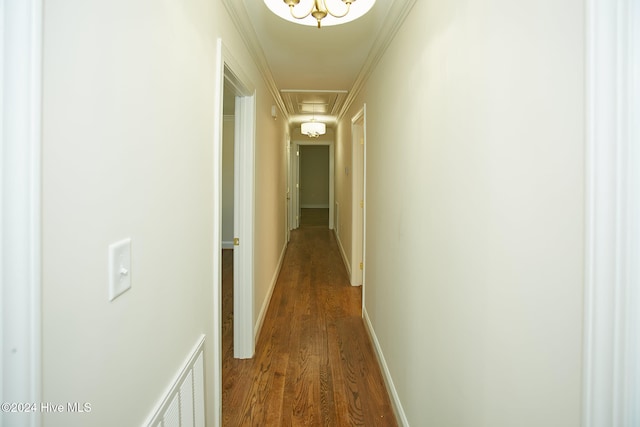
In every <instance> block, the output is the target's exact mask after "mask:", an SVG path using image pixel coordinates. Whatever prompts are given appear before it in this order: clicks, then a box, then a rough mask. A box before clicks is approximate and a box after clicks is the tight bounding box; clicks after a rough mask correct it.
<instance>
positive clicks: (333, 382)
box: [222, 226, 396, 427]
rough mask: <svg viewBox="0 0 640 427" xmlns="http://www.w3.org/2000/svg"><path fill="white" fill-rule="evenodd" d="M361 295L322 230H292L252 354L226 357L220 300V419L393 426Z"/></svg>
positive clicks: (226, 328)
mask: <svg viewBox="0 0 640 427" xmlns="http://www.w3.org/2000/svg"><path fill="white" fill-rule="evenodd" d="M230 255H231V251H225V254H224V256H223V274H225V275H226V276H225V278H226V277H229V275H231V274H232V270H233V269H232V268H231V267H230V266H231V265H232V260H231V256H230ZM223 282H224V283H232V280H223ZM230 291H231V290H230V289H229V287H224V288H223V300H225V301H227V300H228V299H229V294H230ZM361 299H362V294H361V288H360V287H352V286H350V285H349V281H348V278H347V274H346V271H345V269H344V266H343V264H342V259H341V258H340V254H339V252H338V247H337V244H336V241H335V238H334V236H333V233H332V232H331V231H330V230H328V229H326V228H323V227H316V226H302V227H301V228H300V229H298V230H294V231H292V234H291V241H290V243H289V247H288V249H287V253H286V256H285V260H284V264H283V266H282V270H281V272H280V276H279V278H278V281H277V283H276V286H275V289H274V292H273V297H272V300H271V304H270V306H269V311H268V312H267V315H266V319H265V321H264V326H263V328H262V332H261V334H260V337H259V338H258V341H257V345H256V354H255V356H254V358H253V359H249V360H237V359H233V347H232V342H231V340H232V336H233V333H232V317H233V315H232V313H231V312H230V309H231V307H232V304H227V303H226V302H225V303H224V304H223V307H225V308H228V309H223V310H224V311H223V314H222V315H223V338H222V339H223V343H222V352H223V355H222V356H223V378H222V389H223V391H222V414H223V425H224V426H234V427H235V426H291V425H292V426H316V425H323V426H348V425H366V426H394V425H396V422H395V418H394V415H393V411H392V409H391V404H390V401H389V398H388V395H387V392H386V389H385V386H384V382H383V379H382V375H381V373H380V370H379V367H378V364H377V361H376V358H375V354H374V352H373V348H372V346H371V343H370V341H369V337H368V335H367V332H366V330H365V328H364V324H363V321H362V317H361Z"/></svg>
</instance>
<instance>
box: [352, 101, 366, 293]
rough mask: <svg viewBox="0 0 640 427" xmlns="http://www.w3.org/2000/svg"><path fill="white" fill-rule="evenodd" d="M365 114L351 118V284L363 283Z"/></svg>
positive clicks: (361, 112) (362, 112) (362, 111)
mask: <svg viewBox="0 0 640 427" xmlns="http://www.w3.org/2000/svg"><path fill="white" fill-rule="evenodd" d="M364 120H365V116H364V109H363V110H361V111H360V113H358V114H357V115H356V116H355V117H354V118H353V120H352V127H351V132H352V159H353V160H352V162H353V167H352V169H353V188H352V189H353V196H352V197H353V200H352V212H353V218H352V241H353V245H352V257H351V284H352V285H353V286H359V285H362V284H363V277H364V238H365V233H364V225H365V215H364V212H365V161H364V156H365V152H364V150H365V127H364V126H365V122H364Z"/></svg>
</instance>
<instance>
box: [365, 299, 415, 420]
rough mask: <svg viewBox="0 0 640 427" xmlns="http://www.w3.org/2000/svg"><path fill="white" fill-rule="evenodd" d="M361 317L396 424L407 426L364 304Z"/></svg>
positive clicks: (405, 416) (405, 417)
mask: <svg viewBox="0 0 640 427" xmlns="http://www.w3.org/2000/svg"><path fill="white" fill-rule="evenodd" d="M362 318H363V319H364V326H365V329H366V330H367V332H368V333H369V337H370V338H371V341H372V342H373V348H374V350H375V352H376V356H377V358H378V364H379V365H380V369H381V370H382V376H383V378H384V384H385V386H386V387H387V391H388V392H389V396H390V397H391V404H392V405H393V412H394V413H395V416H396V421H397V422H398V425H399V426H400V427H409V420H407V415H406V414H405V413H404V409H403V408H402V403H401V402H400V397H399V396H398V392H397V391H396V387H395V385H394V384H393V379H392V378H391V372H390V371H389V367H388V366H387V362H386V360H385V359H384V355H383V354H382V348H381V347H380V342H379V341H378V337H377V336H376V333H375V331H374V330H373V325H372V324H371V319H369V314H368V313H367V308H366V307H364V306H363V307H362Z"/></svg>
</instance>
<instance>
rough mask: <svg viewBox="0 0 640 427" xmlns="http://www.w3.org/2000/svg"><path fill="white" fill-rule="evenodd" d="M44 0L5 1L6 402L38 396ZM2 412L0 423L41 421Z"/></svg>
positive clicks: (1, 33)
mask: <svg viewBox="0 0 640 427" xmlns="http://www.w3.org/2000/svg"><path fill="white" fill-rule="evenodd" d="M42 7H43V6H42V0H15V1H13V0H0V22H2V25H0V28H2V30H0V54H1V55H0V61H1V63H0V77H1V81H2V84H1V87H0V109H1V112H2V114H1V118H0V135H2V147H1V149H0V161H1V171H2V174H1V178H0V180H1V181H0V184H1V185H0V191H1V194H2V198H1V204H2V205H1V206H2V209H1V214H0V215H1V226H0V233H1V235H2V246H1V248H0V252H1V260H0V263H1V264H0V267H1V268H0V270H1V271H2V275H1V280H2V281H1V284H0V287H1V289H0V302H1V307H2V309H1V310H0V311H1V312H2V317H1V323H0V324H1V327H0V333H1V334H2V348H1V349H0V350H1V352H0V354H1V356H0V357H1V371H0V374H1V375H0V377H2V390H1V391H0V397H1V399H0V401H1V402H40V401H42V396H41V393H42V391H41V389H42V386H41V377H42V374H41V369H42V368H41V348H42V344H41V336H42V332H41V323H42V322H41V316H42V311H41V225H40V224H41V202H40V200H41V175H42V174H41V160H40V158H41V151H42V137H41V121H42V119H41V117H42V112H41V110H42V83H41V82H42ZM15 415H16V414H7V413H4V412H3V413H2V414H1V415H0V417H2V418H0V420H1V421H2V422H0V425H11V426H18V427H22V426H25V427H26V426H30V427H35V426H39V425H40V414H39V413H38V411H35V412H33V413H30V414H20V417H19V418H16V417H15Z"/></svg>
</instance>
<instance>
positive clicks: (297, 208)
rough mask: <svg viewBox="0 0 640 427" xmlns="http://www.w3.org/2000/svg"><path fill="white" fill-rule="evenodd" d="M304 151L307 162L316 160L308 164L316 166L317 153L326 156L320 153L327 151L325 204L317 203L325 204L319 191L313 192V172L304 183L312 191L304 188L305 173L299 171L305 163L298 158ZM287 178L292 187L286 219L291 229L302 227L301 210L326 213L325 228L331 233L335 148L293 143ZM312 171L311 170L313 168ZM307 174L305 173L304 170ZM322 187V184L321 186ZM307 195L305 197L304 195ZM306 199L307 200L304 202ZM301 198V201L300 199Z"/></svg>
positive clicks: (321, 143) (323, 143)
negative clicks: (289, 219) (320, 210)
mask: <svg viewBox="0 0 640 427" xmlns="http://www.w3.org/2000/svg"><path fill="white" fill-rule="evenodd" d="M305 150H306V153H307V158H309V159H312V158H314V157H315V158H316V159H315V160H311V163H314V162H316V163H317V162H318V160H317V158H319V157H320V156H317V154H318V153H321V152H323V153H324V152H326V151H323V150H328V157H329V162H328V170H327V169H325V172H323V173H327V172H328V201H321V202H320V201H318V200H326V199H324V198H323V197H324V196H321V195H320V192H321V190H320V189H319V188H315V185H314V184H315V182H313V178H311V177H312V176H313V172H312V173H310V174H309V176H308V177H307V179H306V183H307V184H312V185H311V187H309V186H306V184H305V173H306V172H305V171H304V170H302V168H304V160H302V161H301V156H304V155H305V154H304V152H305ZM289 168H290V174H289V176H290V178H291V183H290V185H289V187H290V188H291V189H292V191H291V202H292V203H291V205H290V211H289V212H290V213H289V216H290V218H291V222H290V223H289V224H290V228H291V229H292V230H293V229H297V228H299V227H300V225H301V220H302V209H327V210H328V221H327V226H328V228H329V229H330V230H333V224H334V222H333V219H334V146H333V141H317V142H308V141H295V142H293V143H292V145H291V153H290V163H289ZM312 168H313V166H312ZM307 172H308V170H307ZM321 185H324V184H321ZM301 186H302V187H306V188H301ZM305 191H306V193H305ZM307 196H309V197H308V198H307ZM303 197H304V199H303Z"/></svg>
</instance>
